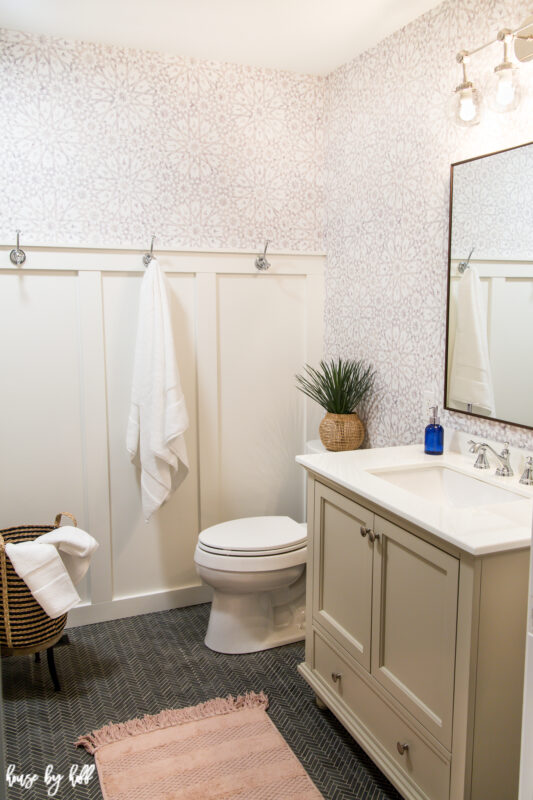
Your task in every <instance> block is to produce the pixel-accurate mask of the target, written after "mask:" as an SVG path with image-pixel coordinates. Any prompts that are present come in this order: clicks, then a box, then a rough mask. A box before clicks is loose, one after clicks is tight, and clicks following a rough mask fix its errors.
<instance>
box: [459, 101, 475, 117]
mask: <svg viewBox="0 0 533 800" xmlns="http://www.w3.org/2000/svg"><path fill="white" fill-rule="evenodd" d="M459 116H460V118H461V119H462V120H463V121H464V122H470V121H471V120H473V119H474V117H475V116H476V107H475V105H474V101H473V100H472V97H471V96H468V97H461V99H460V101H459Z"/></svg>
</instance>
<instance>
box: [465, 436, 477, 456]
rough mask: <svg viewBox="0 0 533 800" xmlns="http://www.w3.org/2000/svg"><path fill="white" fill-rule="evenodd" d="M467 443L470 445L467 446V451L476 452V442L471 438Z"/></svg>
mask: <svg viewBox="0 0 533 800" xmlns="http://www.w3.org/2000/svg"><path fill="white" fill-rule="evenodd" d="M467 444H468V445H470V446H469V448H468V452H469V453H477V451H478V447H479V445H478V443H477V442H475V441H474V440H473V439H469V440H468V442H467Z"/></svg>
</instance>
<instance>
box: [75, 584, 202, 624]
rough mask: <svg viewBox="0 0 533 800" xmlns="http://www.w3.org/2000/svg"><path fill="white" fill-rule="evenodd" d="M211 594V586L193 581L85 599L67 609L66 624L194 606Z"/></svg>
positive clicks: (86, 622) (88, 622) (85, 622)
mask: <svg viewBox="0 0 533 800" xmlns="http://www.w3.org/2000/svg"><path fill="white" fill-rule="evenodd" d="M211 596H212V590H211V588H210V587H209V586H204V585H197V586H184V587H182V588H180V589H169V590H168V591H165V592H156V593H154V594H143V595H135V596H134V597H117V598H116V599H115V600H109V601H108V602H106V603H86V604H84V605H80V606H77V607H76V608H73V609H72V610H71V611H69V613H68V620H67V625H66V627H67V628H74V627H77V626H78V625H91V624H93V623H95V622H108V621H109V620H112V619H122V618H123V617H135V616H137V615H138V614H150V613H152V612H153V611H170V610H171V609H173V608H183V607H184V606H195V605H198V604H199V603H208V602H210V601H211Z"/></svg>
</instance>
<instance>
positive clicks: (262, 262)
mask: <svg viewBox="0 0 533 800" xmlns="http://www.w3.org/2000/svg"><path fill="white" fill-rule="evenodd" d="M269 241H270V239H267V240H266V242H265V250H264V253H263V254H262V255H259V256H257V258H256V259H255V266H256V269H258V270H260V271H261V272H265V271H266V270H267V269H268V268H269V267H270V261H269V260H268V259H267V257H266V254H267V248H268V243H269Z"/></svg>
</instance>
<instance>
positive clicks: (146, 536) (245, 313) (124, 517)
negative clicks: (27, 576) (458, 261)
mask: <svg viewBox="0 0 533 800" xmlns="http://www.w3.org/2000/svg"><path fill="white" fill-rule="evenodd" d="M9 249H10V248H9V247H5V246H4V247H1V248H0V262H1V263H0V336H1V337H2V338H1V341H2V343H3V344H2V347H0V374H1V375H2V395H1V397H2V401H1V414H0V437H1V443H2V447H1V448H0V486H1V489H0V492H1V505H0V512H1V513H0V517H1V518H0V527H7V526H8V525H10V524H17V523H23V522H41V521H42V522H48V521H50V523H51V522H52V521H53V518H54V515H55V514H56V513H57V512H58V511H60V510H67V511H71V512H72V513H74V514H75V515H76V517H77V518H78V520H79V524H80V526H81V527H83V528H85V529H86V530H89V531H90V532H91V533H92V534H93V536H95V537H96V538H97V540H98V541H99V543H100V548H99V549H98V551H97V553H96V554H95V556H94V557H93V559H92V562H91V568H90V571H89V575H88V577H87V578H86V579H85V580H84V581H83V583H82V585H81V586H80V587H78V588H79V590H80V595H81V597H82V600H83V601H84V602H83V604H82V605H81V606H80V607H78V608H75V609H73V610H72V611H71V612H70V613H69V624H70V625H80V624H85V623H88V622H98V621H100V620H104V619H115V618H117V617H121V616H128V615H130V614H139V613H144V612H148V611H157V610H160V609H164V608H175V607H177V606H180V605H187V604H189V603H195V602H204V601H205V600H208V599H209V597H210V592H209V589H208V588H207V587H205V586H203V585H202V584H201V582H200V581H199V579H198V577H197V575H196V571H195V569H194V562H193V553H194V548H195V546H196V541H197V536H198V532H199V530H200V529H201V528H202V527H206V526H207V525H212V524H215V523H216V522H219V521H222V520H224V519H228V518H231V517H242V516H248V515H256V514H289V515H290V516H292V517H294V518H295V519H297V520H301V519H303V513H304V509H303V498H304V490H303V471H301V470H300V468H299V467H298V466H297V465H296V464H295V462H294V456H295V455H296V454H297V453H301V452H303V450H304V446H305V440H306V438H316V435H317V434H316V424H315V423H316V422H317V420H318V418H319V417H320V413H319V412H317V410H316V409H313V408H312V404H310V403H309V402H307V401H306V400H305V399H304V397H303V396H302V395H301V394H300V393H299V392H298V391H297V390H296V388H295V382H294V375H295V373H296V372H299V371H300V370H301V369H302V366H303V364H304V363H305V362H307V361H308V362H311V363H316V362H317V360H318V359H319V358H320V357H321V355H322V352H321V348H322V308H323V278H322V270H323V259H322V258H321V257H319V256H318V257H313V256H290V255H278V254H273V255H272V256H271V258H272V267H271V269H270V271H269V272H268V274H266V275H259V274H257V273H256V271H255V270H254V267H253V259H254V254H250V253H207V252H204V253H170V252H167V253H162V254H160V263H161V266H162V267H163V269H164V270H165V272H166V274H167V278H168V281H169V284H170V289H171V315H172V325H173V331H174V336H175V346H176V353H177V358H178V363H179V368H180V373H181V380H182V386H183V389H184V392H185V396H186V400H187V406H188V411H189V417H190V428H189V430H188V432H187V434H186V441H187V447H188V452H189V459H190V467H191V469H190V473H189V475H188V477H187V478H186V479H185V481H184V483H183V484H182V485H181V486H180V487H179V489H178V490H177V492H176V493H175V494H174V495H173V496H172V497H171V499H170V501H169V502H168V503H167V504H166V505H165V506H163V508H162V509H161V510H160V511H159V512H158V513H157V514H156V515H155V516H154V517H153V519H152V520H151V521H150V522H149V523H148V524H146V523H145V522H144V519H143V516H142V508H141V497H140V481H139V471H138V469H137V467H136V466H135V465H134V464H132V463H131V462H130V459H129V454H128V453H127V451H126V446H125V433H126V425H127V417H128V411H129V404H130V392H131V379H132V372H133V359H134V348H135V337H136V327H137V309H138V301H139V290H140V286H141V280H142V277H143V274H144V269H143V268H139V262H140V255H139V254H138V253H134V252H129V251H112V250H102V251H96V250H70V249H61V250H55V249H52V248H30V249H29V250H28V259H27V262H26V263H25V265H24V266H23V267H21V268H18V269H16V270H15V269H14V268H12V267H10V266H9V264H10V262H9V256H8V254H9ZM306 431H307V433H306Z"/></svg>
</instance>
